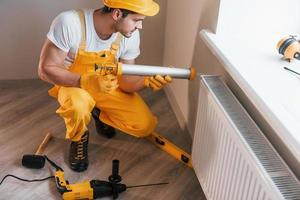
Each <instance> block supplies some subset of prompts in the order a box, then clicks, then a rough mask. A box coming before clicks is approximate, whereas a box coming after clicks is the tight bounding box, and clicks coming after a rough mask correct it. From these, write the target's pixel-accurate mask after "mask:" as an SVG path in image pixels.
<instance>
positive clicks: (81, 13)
mask: <svg viewBox="0 0 300 200" xmlns="http://www.w3.org/2000/svg"><path fill="white" fill-rule="evenodd" d="M77 14H78V16H79V20H80V24H81V40H80V43H79V48H78V49H80V50H83V51H84V50H85V47H86V33H85V31H86V26H85V17H84V11H83V10H77Z"/></svg>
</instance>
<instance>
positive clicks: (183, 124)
mask: <svg viewBox="0 0 300 200" xmlns="http://www.w3.org/2000/svg"><path fill="white" fill-rule="evenodd" d="M164 92H165V94H166V96H167V98H168V101H169V103H170V105H171V107H172V110H173V112H174V113H175V116H176V118H177V121H178V123H179V126H180V128H181V130H188V131H190V130H189V129H188V128H187V123H186V120H185V118H184V115H183V113H182V111H181V110H180V107H179V105H178V103H177V101H176V98H175V95H174V92H173V91H172V89H171V87H164ZM189 134H190V135H191V133H190V132H189Z"/></svg>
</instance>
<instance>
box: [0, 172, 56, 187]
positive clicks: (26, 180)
mask: <svg viewBox="0 0 300 200" xmlns="http://www.w3.org/2000/svg"><path fill="white" fill-rule="evenodd" d="M9 176H10V177H13V178H15V179H18V180H20V181H25V182H38V181H45V180H48V179H50V178H54V176H49V177H46V178H42V179H33V180H28V179H23V178H20V177H17V176H14V175H11V174H7V175H6V176H4V178H3V179H2V180H1V182H0V185H1V184H2V183H3V181H4V180H5V179H6V178H7V177H9Z"/></svg>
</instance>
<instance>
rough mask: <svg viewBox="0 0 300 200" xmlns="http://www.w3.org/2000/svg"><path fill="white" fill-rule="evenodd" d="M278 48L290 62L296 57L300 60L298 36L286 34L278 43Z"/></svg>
mask: <svg viewBox="0 0 300 200" xmlns="http://www.w3.org/2000/svg"><path fill="white" fill-rule="evenodd" d="M277 50H278V52H279V53H280V54H282V55H283V58H284V59H286V60H288V61H289V62H290V61H291V60H292V59H293V58H296V59H298V60H300V42H299V41H298V40H297V37H296V36H286V37H284V38H282V39H281V40H280V41H279V42H278V43H277Z"/></svg>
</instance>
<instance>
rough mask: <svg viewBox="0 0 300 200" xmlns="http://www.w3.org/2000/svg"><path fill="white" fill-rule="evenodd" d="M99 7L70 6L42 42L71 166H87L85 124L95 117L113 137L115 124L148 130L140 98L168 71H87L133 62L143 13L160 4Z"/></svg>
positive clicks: (152, 123) (144, 0)
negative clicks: (137, 73)
mask: <svg viewBox="0 0 300 200" xmlns="http://www.w3.org/2000/svg"><path fill="white" fill-rule="evenodd" d="M103 4H104V5H105V6H104V7H103V8H101V9H97V10H93V9H84V10H70V11H66V12H63V13H61V14H59V15H58V16H57V17H56V18H55V19H54V20H53V22H52V24H51V27H50V30H49V32H48V34H47V39H46V41H45V43H44V45H43V48H42V51H41V55H40V62H39V70H38V72H39V76H40V78H41V79H43V80H45V81H47V82H50V83H52V84H54V87H53V88H52V89H50V90H49V94H50V95H51V96H53V97H55V98H56V99H57V100H58V102H59V104H60V107H59V108H58V109H57V111H56V113H58V114H59V115H60V116H61V117H62V118H63V119H64V122H65V125H66V139H69V140H71V146H70V153H69V162H70V167H71V169H73V170H75V171H78V172H81V171H84V170H86V169H87V167H88V138H89V132H88V129H87V124H88V123H89V122H90V120H91V117H93V118H94V119H95V124H96V130H97V132H98V133H99V134H102V135H105V136H106V137H108V138H111V137H113V136H114V135H115V128H116V129H119V130H121V131H122V132H125V133H127V134H130V135H133V136H136V137H145V136H147V135H149V134H150V133H152V132H153V131H154V129H155V128H156V125H157V119H156V117H155V116H154V115H153V114H152V113H151V111H150V110H149V108H148V106H147V105H146V104H145V102H144V101H143V100H142V98H141V97H140V96H139V95H138V94H137V93H136V92H138V91H139V90H141V89H143V88H144V87H149V88H151V89H153V90H159V89H161V88H162V87H163V86H164V85H165V84H167V83H169V82H171V80H172V79H171V77H170V76H165V77H162V76H159V75H157V76H153V77H140V76H124V75H123V76H115V75H112V74H108V75H103V74H102V73H101V72H98V71H95V70H91V69H92V68H93V67H94V66H95V65H96V64H98V65H99V64H100V65H101V63H116V62H122V63H127V64H134V61H135V58H137V56H138V55H139V54H140V50H139V43H140V38H139V29H142V22H143V20H144V19H145V17H146V16H154V15H156V14H157V13H158V11H159V5H158V4H157V3H155V2H154V1H153V0H103Z"/></svg>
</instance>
